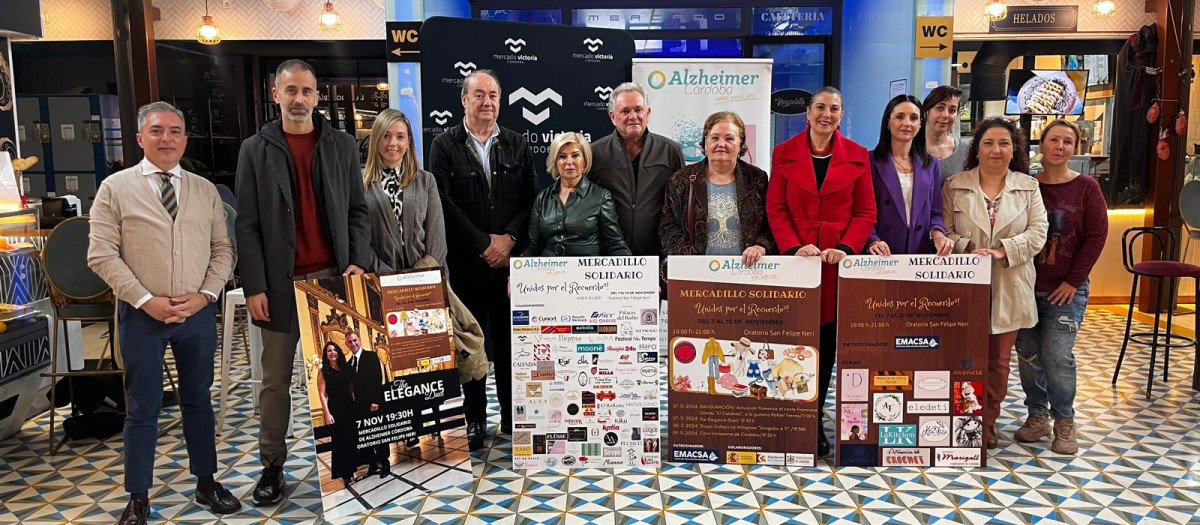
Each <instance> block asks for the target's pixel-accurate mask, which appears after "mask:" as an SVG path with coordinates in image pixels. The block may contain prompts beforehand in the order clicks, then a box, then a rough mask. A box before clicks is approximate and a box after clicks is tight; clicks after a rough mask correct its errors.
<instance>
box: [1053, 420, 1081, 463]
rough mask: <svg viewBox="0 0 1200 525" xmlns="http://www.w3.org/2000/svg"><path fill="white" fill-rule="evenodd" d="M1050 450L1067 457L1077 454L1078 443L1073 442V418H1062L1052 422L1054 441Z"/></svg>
mask: <svg viewBox="0 0 1200 525" xmlns="http://www.w3.org/2000/svg"><path fill="white" fill-rule="evenodd" d="M1050 450H1053V451H1054V452H1055V453H1058V454H1066V455H1069V456H1073V455H1075V453H1076V452H1079V443H1078V442H1077V441H1075V418H1072V417H1064V418H1062V419H1059V420H1057V421H1055V422H1054V441H1053V442H1052V443H1050Z"/></svg>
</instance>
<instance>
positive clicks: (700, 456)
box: [671, 448, 720, 463]
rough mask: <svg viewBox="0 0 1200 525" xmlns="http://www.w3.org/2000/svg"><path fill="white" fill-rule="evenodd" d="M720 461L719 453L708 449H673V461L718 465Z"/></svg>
mask: <svg viewBox="0 0 1200 525" xmlns="http://www.w3.org/2000/svg"><path fill="white" fill-rule="evenodd" d="M718 459H720V456H718V455H717V451H715V450H712V449H707V448H695V449H692V448H684V449H679V448H676V449H672V450H671V461H687V462H691V463H716V462H717V460H718Z"/></svg>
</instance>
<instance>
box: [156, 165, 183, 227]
mask: <svg viewBox="0 0 1200 525" xmlns="http://www.w3.org/2000/svg"><path fill="white" fill-rule="evenodd" d="M158 176H159V177H160V178H161V179H162V195H161V200H162V205H163V207H164V208H166V209H167V213H168V214H169V215H170V216H171V220H175V217H176V216H177V215H179V201H178V200H177V199H176V198H175V185H174V184H171V174H170V173H167V172H165V171H160V172H158Z"/></svg>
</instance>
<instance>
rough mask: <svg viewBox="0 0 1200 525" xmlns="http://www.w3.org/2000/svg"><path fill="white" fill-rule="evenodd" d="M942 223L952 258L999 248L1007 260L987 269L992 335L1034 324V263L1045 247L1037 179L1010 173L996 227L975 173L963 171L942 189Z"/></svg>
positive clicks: (1040, 195)
mask: <svg viewBox="0 0 1200 525" xmlns="http://www.w3.org/2000/svg"><path fill="white" fill-rule="evenodd" d="M942 217H943V218H944V219H945V221H946V235H948V236H949V237H950V239H951V240H952V241H954V252H955V253H970V252H971V251H973V250H979V249H984V248H993V249H994V248H999V247H1001V246H1003V247H1004V251H1005V252H1006V253H1007V254H1008V258H1007V259H1005V260H1003V261H994V262H993V263H992V326H991V333H993V334H1002V333H1006V332H1011V331H1013V330H1017V329H1020V328H1031V327H1033V326H1034V325H1036V324H1037V320H1038V313H1037V301H1036V300H1035V298H1034V295H1033V284H1034V280H1035V278H1036V277H1037V274H1036V272H1035V271H1034V267H1033V258H1034V256H1036V255H1037V253H1038V252H1039V251H1041V249H1042V245H1044V244H1046V230H1047V228H1048V226H1049V225H1048V223H1047V222H1046V206H1045V204H1043V203H1042V194H1041V192H1040V191H1039V190H1038V182H1037V179H1035V178H1033V177H1030V176H1029V175H1026V174H1024V173H1020V172H1014V171H1010V172H1008V177H1006V178H1005V181H1004V189H1003V190H1002V191H1001V192H1000V208H999V209H998V210H997V211H996V225H995V227H992V225H991V223H990V221H989V220H988V213H987V203H985V202H984V200H983V190H982V189H981V188H980V187H979V169H978V168H975V169H972V170H968V171H964V172H962V173H959V174H957V175H954V177H952V178H950V179H948V180H947V181H946V184H945V186H943V187H942Z"/></svg>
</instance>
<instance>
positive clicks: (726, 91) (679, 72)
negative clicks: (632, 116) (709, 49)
mask: <svg viewBox="0 0 1200 525" xmlns="http://www.w3.org/2000/svg"><path fill="white" fill-rule="evenodd" d="M771 64H772V60H771V59H769V58H768V59H760V58H639V59H636V60H634V61H633V80H634V81H635V82H638V83H640V84H641V85H642V86H645V88H646V98H647V99H648V100H647V102H648V103H649V104H650V107H651V108H652V109H653V110H654V115H653V116H654V119H653V123H652V124H651V127H650V129H651V131H654V132H655V133H659V134H661V135H665V136H667V137H669V138H670V139H671V140H674V141H675V142H678V143H679V145H680V146H681V147H682V148H683V156H684V159H685V160H686V161H687V162H688V163H692V162H699V161H700V159H702V158H704V149H703V148H702V147H701V146H700V142H701V140H702V137H701V134H703V133H704V120H705V119H706V118H708V116H709V115H711V114H713V113H716V112H718V111H733V112H735V113H737V114H738V116H740V117H742V121H743V122H745V123H746V147H747V150H748V151H747V153H746V156H745V157H744V158H745V160H746V161H747V162H749V163H751V164H754V165H756V166H770V165H771V148H773V147H774V144H772V142H771Z"/></svg>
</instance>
